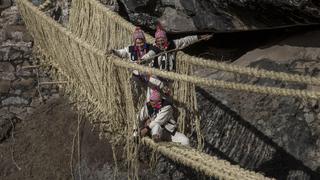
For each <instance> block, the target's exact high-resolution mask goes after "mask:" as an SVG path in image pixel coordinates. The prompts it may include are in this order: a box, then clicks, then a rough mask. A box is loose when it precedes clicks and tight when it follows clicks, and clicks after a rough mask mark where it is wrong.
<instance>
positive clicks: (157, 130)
mask: <svg viewBox="0 0 320 180" xmlns="http://www.w3.org/2000/svg"><path fill="white" fill-rule="evenodd" d="M139 120H140V122H143V128H142V129H141V130H140V135H141V137H144V136H147V135H151V136H152V139H153V140H154V141H155V142H159V141H172V142H177V143H181V144H182V145H186V146H189V139H188V137H186V136H185V135H184V134H182V133H180V132H177V122H176V121H175V119H174V116H173V105H172V103H170V102H168V101H167V100H166V99H164V98H162V96H161V94H160V92H159V91H158V90H156V89H152V90H151V95H150V98H149V100H148V102H146V103H145V105H144V107H143V108H142V109H141V112H140V115H139Z"/></svg>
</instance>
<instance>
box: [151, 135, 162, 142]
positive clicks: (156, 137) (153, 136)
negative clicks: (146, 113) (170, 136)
mask: <svg viewBox="0 0 320 180" xmlns="http://www.w3.org/2000/svg"><path fill="white" fill-rule="evenodd" d="M152 139H153V141H154V142H160V136H159V135H158V134H154V135H152Z"/></svg>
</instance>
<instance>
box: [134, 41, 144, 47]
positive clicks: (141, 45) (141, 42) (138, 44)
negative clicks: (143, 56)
mask: <svg viewBox="0 0 320 180" xmlns="http://www.w3.org/2000/svg"><path fill="white" fill-rule="evenodd" d="M135 44H136V46H137V47H138V48H139V49H143V46H144V40H143V39H136V42H135Z"/></svg>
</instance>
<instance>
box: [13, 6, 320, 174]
mask: <svg viewBox="0 0 320 180" xmlns="http://www.w3.org/2000/svg"><path fill="white" fill-rule="evenodd" d="M17 3H18V5H19V9H20V12H21V14H22V16H23V19H24V21H25V23H26V25H27V28H28V29H29V32H30V33H31V35H32V36H33V37H34V41H35V44H36V47H37V50H38V52H39V53H40V54H41V55H42V56H44V58H45V60H46V62H45V63H49V64H50V65H52V66H53V67H55V68H56V69H57V73H56V78H57V79H58V80H59V81H67V82H68V84H67V85H66V87H65V90H66V93H68V94H69V95H70V97H71V98H73V99H75V100H76V101H78V102H84V103H78V106H79V107H78V108H79V110H80V111H81V112H82V113H84V114H85V115H86V116H87V117H89V119H90V121H91V123H93V124H96V125H97V126H98V127H99V128H100V130H101V132H103V135H105V137H106V138H108V139H109V140H110V142H111V144H112V145H113V147H114V146H116V145H119V144H123V143H124V144H125V146H126V148H125V150H126V155H127V158H128V169H129V173H128V177H129V178H130V179H137V178H138V177H137V172H138V167H137V164H138V163H137V158H136V155H137V149H138V147H137V145H136V144H135V143H134V142H133V139H132V138H131V136H132V132H133V126H134V124H135V123H136V122H135V121H136V117H135V114H136V112H137V106H136V105H135V102H134V101H133V98H132V97H133V94H132V87H131V83H130V77H131V71H130V69H137V70H139V71H140V72H146V73H152V74H154V75H157V76H161V77H163V78H167V79H171V80H174V81H175V84H174V91H173V93H174V98H175V100H176V101H177V102H179V103H182V104H186V105H187V106H186V107H188V108H187V109H186V108H182V107H180V108H179V111H181V112H183V113H182V114H184V115H183V116H180V117H179V118H180V119H179V124H182V126H181V127H180V129H181V130H182V131H183V130H184V128H186V127H187V123H186V122H185V120H186V117H189V118H190V117H191V119H192V120H191V121H189V122H188V123H191V124H193V126H194V128H195V129H196V130H197V134H198V144H201V140H202V137H201V133H200V129H199V128H200V126H199V118H198V117H197V113H198V112H197V107H196V104H197V102H196V97H195V90H194V87H195V85H198V86H209V87H218V88H224V89H233V90H241V91H248V92H255V93H264V94H272V95H280V96H293V97H300V98H315V99H319V97H320V93H319V92H316V91H309V90H295V89H284V88H275V87H264V86H254V85H248V84H240V83H233V82H225V81H218V80H212V79H207V78H202V77H197V76H194V75H193V74H192V66H191V65H198V66H205V67H209V68H214V69H219V70H225V71H229V72H234V73H240V74H247V75H252V76H256V77H268V78H271V79H278V80H286V81H293V82H301V83H308V84H320V83H319V82H320V79H319V78H315V77H309V76H300V75H290V74H285V73H276V72H270V71H262V70H257V69H254V68H243V67H237V66H231V65H226V64H223V63H217V62H209V61H206V60H204V59H200V58H195V57H191V56H189V55H186V54H184V53H182V52H179V53H178V54H177V61H178V62H177V67H178V70H177V72H165V71H160V70H158V69H154V68H149V67H146V66H141V65H137V64H131V63H128V62H127V61H125V60H123V59H121V58H119V57H116V56H113V55H111V54H107V55H106V54H105V50H107V49H114V48H120V47H124V46H127V45H128V44H130V43H131V42H130V39H131V33H132V31H133V30H134V26H133V25H131V24H130V23H128V22H126V21H125V20H123V19H122V18H121V17H119V16H118V15H117V14H116V13H114V12H112V11H109V10H108V9H106V8H105V7H104V6H102V5H101V4H100V3H98V2H97V1H95V0H81V1H80V0H74V1H73V4H72V10H71V16H70V24H69V27H68V29H65V28H63V27H62V26H61V25H59V24H58V23H56V22H55V21H53V20H52V19H51V18H49V17H47V16H46V15H45V14H44V13H43V12H41V11H40V10H39V9H38V8H36V7H35V6H33V5H32V4H31V3H30V2H28V1H27V0H18V1H17ZM147 39H148V40H149V41H152V38H151V37H150V36H147ZM142 142H143V143H144V144H145V145H147V146H149V147H151V148H153V149H156V150H157V151H159V152H160V153H162V154H163V155H165V156H167V157H169V158H171V159H173V160H175V161H176V162H179V163H182V164H184V165H186V166H190V167H192V168H194V169H195V170H197V171H199V172H202V173H204V174H206V175H208V176H213V177H216V178H218V179H269V178H267V177H264V176H263V175H261V174H259V173H256V172H252V171H248V170H245V169H243V168H241V167H239V166H237V165H231V164H230V163H229V162H227V161H224V160H219V159H217V158H216V157H213V156H209V155H206V154H204V153H201V152H200V151H198V150H195V149H191V148H186V147H183V146H179V145H175V144H173V143H154V142H153V141H152V140H150V139H147V138H144V139H143V140H142ZM200 146H201V145H200Z"/></svg>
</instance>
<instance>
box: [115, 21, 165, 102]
mask: <svg viewBox="0 0 320 180" xmlns="http://www.w3.org/2000/svg"><path fill="white" fill-rule="evenodd" d="M132 41H133V45H131V46H128V47H125V48H123V49H118V50H112V52H113V53H114V54H115V55H117V56H119V57H122V58H129V60H130V62H132V63H137V64H139V63H140V61H141V60H143V59H144V58H149V57H151V56H153V55H155V47H154V46H153V45H151V44H149V43H147V42H146V38H145V35H144V32H143V30H142V29H141V28H139V27H136V29H135V31H134V32H133V34H132ZM133 82H134V83H133V85H134V86H135V87H134V88H133V89H134V91H138V92H135V93H134V94H135V96H139V95H140V94H141V91H142V90H141V89H140V88H143V87H145V86H147V87H153V88H157V89H159V90H160V89H162V88H163V87H164V85H163V83H162V81H160V80H159V79H158V78H156V77H155V76H149V75H147V74H145V73H139V72H138V71H137V70H133ZM149 96H150V95H149V88H148V93H147V100H148V98H149ZM136 98H137V97H136Z"/></svg>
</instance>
